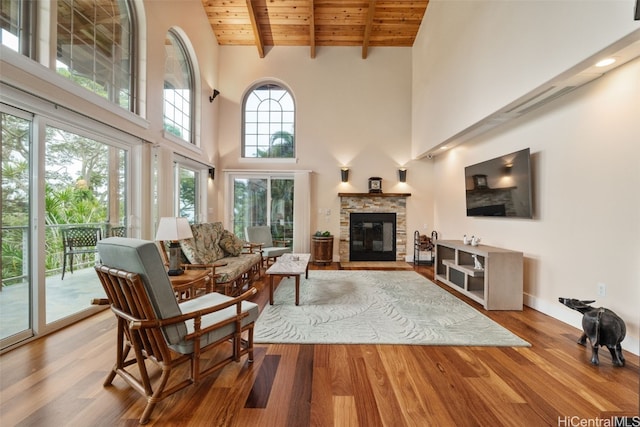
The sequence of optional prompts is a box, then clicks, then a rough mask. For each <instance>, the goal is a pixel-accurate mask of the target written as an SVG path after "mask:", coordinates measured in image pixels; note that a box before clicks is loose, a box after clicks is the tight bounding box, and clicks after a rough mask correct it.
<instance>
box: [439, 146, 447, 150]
mask: <svg viewBox="0 0 640 427" xmlns="http://www.w3.org/2000/svg"><path fill="white" fill-rule="evenodd" d="M447 148H449V147H447V146H446V145H445V146H442V147H440V149H441V150H446V149H447Z"/></svg>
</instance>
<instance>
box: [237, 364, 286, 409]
mask: <svg viewBox="0 0 640 427" xmlns="http://www.w3.org/2000/svg"><path fill="white" fill-rule="evenodd" d="M279 364H280V356H278V355H272V354H270V355H267V356H265V358H264V361H263V362H262V365H261V366H260V370H259V372H258V375H257V376H256V379H255V381H254V382H253V387H251V393H249V397H248V398H247V401H246V403H245V405H244V407H245V408H266V407H267V402H268V401H269V395H270V394H271V387H272V385H273V379H274V378H275V376H276V372H277V371H278V365H279Z"/></svg>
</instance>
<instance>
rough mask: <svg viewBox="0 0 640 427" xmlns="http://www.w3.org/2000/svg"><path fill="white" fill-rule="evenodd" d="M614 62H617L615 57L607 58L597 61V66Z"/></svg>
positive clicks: (604, 65)
mask: <svg viewBox="0 0 640 427" xmlns="http://www.w3.org/2000/svg"><path fill="white" fill-rule="evenodd" d="M614 62H616V60H615V59H614V58H606V59H603V60H602V61H599V62H598V63H596V67H606V66H607V65H611V64H613V63H614Z"/></svg>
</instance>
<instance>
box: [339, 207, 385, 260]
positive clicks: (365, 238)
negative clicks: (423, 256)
mask: <svg viewBox="0 0 640 427" xmlns="http://www.w3.org/2000/svg"><path fill="white" fill-rule="evenodd" d="M349 224H350V225H349V259H350V260H351V261H395V260H396V214H395V213H380V212H374V213H354V212H352V213H351V215H350V218H349Z"/></svg>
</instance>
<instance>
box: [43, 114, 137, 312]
mask: <svg viewBox="0 0 640 427" xmlns="http://www.w3.org/2000/svg"><path fill="white" fill-rule="evenodd" d="M126 182H127V179H126V151H125V150H123V149H120V148H117V147H113V146H110V145H107V144H105V143H103V142H100V141H97V140H96V139H94V138H91V137H88V136H86V135H81V134H78V133H76V132H71V131H68V130H64V129H61V128H59V127H54V126H47V128H46V141H45V188H46V191H45V221H46V224H45V233H46V238H45V245H46V258H45V270H46V279H45V280H46V295H47V298H46V321H47V323H51V322H54V321H57V320H59V319H62V318H64V317H67V316H70V315H73V314H76V313H78V312H80V311H82V310H86V309H88V308H89V307H90V306H91V300H92V299H93V298H96V297H102V296H104V291H103V290H102V286H101V285H100V281H99V280H98V277H97V275H96V274H95V271H94V270H93V266H94V265H95V264H96V263H97V262H98V257H97V253H96V252H95V250H94V249H95V243H96V242H95V241H91V240H92V239H93V237H95V240H99V239H100V238H103V237H108V236H110V235H115V234H118V235H123V234H126V229H127V228H126V227H127V224H126V216H125V212H126V188H127V185H126ZM115 230H124V231H118V232H117V233H116V231H115ZM80 233H82V234H80ZM81 239H89V240H85V241H84V242H82V241H81ZM85 243H86V244H87V245H88V246H89V247H88V248H80V249H81V251H82V252H83V253H79V254H78V253H76V254H74V253H72V252H71V247H70V245H71V244H76V245H83V244H85ZM76 252H77V250H76Z"/></svg>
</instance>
